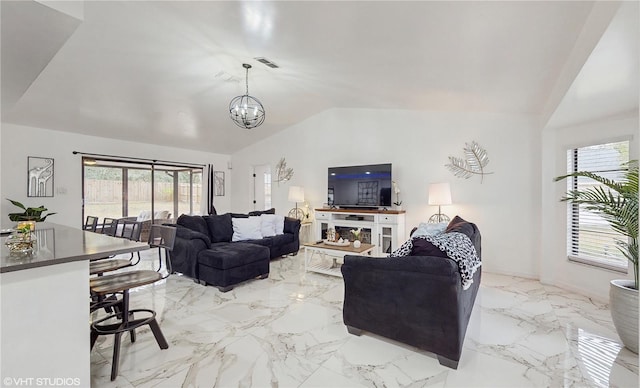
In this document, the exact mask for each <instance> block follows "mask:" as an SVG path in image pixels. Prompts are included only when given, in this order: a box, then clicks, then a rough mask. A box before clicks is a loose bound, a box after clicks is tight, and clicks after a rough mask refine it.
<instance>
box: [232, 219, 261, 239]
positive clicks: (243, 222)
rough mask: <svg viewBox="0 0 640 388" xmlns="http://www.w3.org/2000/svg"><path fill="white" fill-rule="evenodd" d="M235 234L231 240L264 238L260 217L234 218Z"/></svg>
mask: <svg viewBox="0 0 640 388" xmlns="http://www.w3.org/2000/svg"><path fill="white" fill-rule="evenodd" d="M231 221H232V224H233V236H232V238H231V241H243V240H257V239H261V238H262V233H261V232H260V226H261V224H262V220H261V219H260V217H247V218H232V219H231Z"/></svg>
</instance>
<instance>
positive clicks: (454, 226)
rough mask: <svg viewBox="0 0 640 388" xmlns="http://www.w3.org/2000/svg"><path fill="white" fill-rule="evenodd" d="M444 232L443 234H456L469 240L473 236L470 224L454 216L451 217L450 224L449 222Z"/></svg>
mask: <svg viewBox="0 0 640 388" xmlns="http://www.w3.org/2000/svg"><path fill="white" fill-rule="evenodd" d="M444 232H445V233H451V232H458V233H462V234H464V235H466V236H467V237H469V238H472V237H473V234H474V228H473V225H471V223H470V222H468V221H465V220H464V219H462V218H461V217H459V216H455V217H453V219H452V220H451V222H449V225H448V226H447V229H446V230H445V231H444Z"/></svg>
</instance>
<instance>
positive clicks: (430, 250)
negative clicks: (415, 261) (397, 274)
mask: <svg viewBox="0 0 640 388" xmlns="http://www.w3.org/2000/svg"><path fill="white" fill-rule="evenodd" d="M410 256H434V257H447V254H446V253H445V252H443V251H441V250H440V248H438V247H436V246H435V245H433V244H432V243H430V242H429V241H427V240H425V239H423V238H414V239H413V247H411V253H410Z"/></svg>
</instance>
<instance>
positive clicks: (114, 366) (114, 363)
mask: <svg viewBox="0 0 640 388" xmlns="http://www.w3.org/2000/svg"><path fill="white" fill-rule="evenodd" d="M121 337H122V333H116V334H115V337H114V338H113V359H112V360H111V381H113V380H115V379H116V377H118V365H119V364H120V339H121Z"/></svg>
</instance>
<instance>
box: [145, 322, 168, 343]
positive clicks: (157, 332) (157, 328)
mask: <svg viewBox="0 0 640 388" xmlns="http://www.w3.org/2000/svg"><path fill="white" fill-rule="evenodd" d="M149 327H150V328H151V331H152V332H153V336H154V337H156V342H158V346H160V349H168V348H169V344H168V343H167V340H166V339H165V338H164V335H163V334H162V330H160V325H158V321H156V320H155V319H154V320H152V321H151V322H149Z"/></svg>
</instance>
